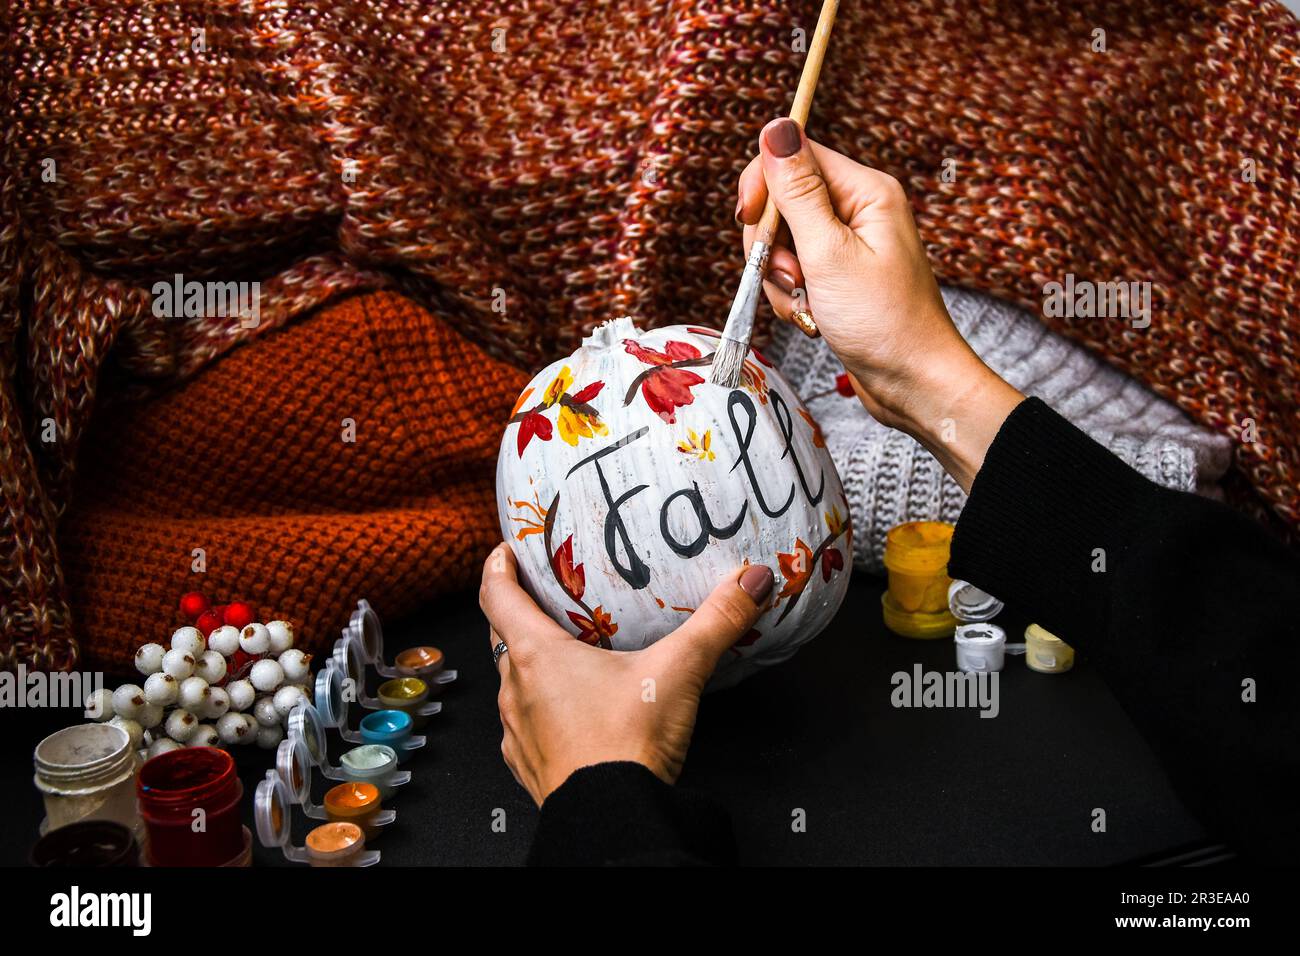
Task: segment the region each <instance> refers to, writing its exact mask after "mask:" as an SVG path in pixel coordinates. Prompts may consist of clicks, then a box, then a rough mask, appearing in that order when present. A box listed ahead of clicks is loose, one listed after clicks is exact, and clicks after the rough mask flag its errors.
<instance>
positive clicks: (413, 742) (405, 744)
mask: <svg viewBox="0 0 1300 956" xmlns="http://www.w3.org/2000/svg"><path fill="white" fill-rule="evenodd" d="M414 729H415V722H414V721H413V720H412V719H411V715H410V714H408V713H406V712H404V711H400V710H377V711H375V712H374V713H373V714H367V715H366V716H365V717H364V718H362V720H361V741H362V743H366V744H383V745H384V746H387V747H392V748H393V750H395V751H397V761H398V763H406V761H407V759H408V758H409V757H410V755H411V751H412V750H416V749H418V748H420V747H423V746H424V744H425V739H424V738H423V737H417V736H415V735H414V734H413V733H412V731H413V730H414Z"/></svg>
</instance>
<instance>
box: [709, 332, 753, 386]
mask: <svg viewBox="0 0 1300 956" xmlns="http://www.w3.org/2000/svg"><path fill="white" fill-rule="evenodd" d="M748 355H749V344H748V343H747V342H737V341H736V340H735V339H729V338H725V337H724V338H723V339H722V341H721V342H720V343H719V344H718V350H717V351H716V352H714V353H713V371H712V372H711V373H710V374H709V381H711V382H712V383H713V384H714V385H721V386H722V387H723V388H736V387H738V386H739V385H740V374H741V372H742V371H743V370H744V367H745V359H746V357H747V356H748Z"/></svg>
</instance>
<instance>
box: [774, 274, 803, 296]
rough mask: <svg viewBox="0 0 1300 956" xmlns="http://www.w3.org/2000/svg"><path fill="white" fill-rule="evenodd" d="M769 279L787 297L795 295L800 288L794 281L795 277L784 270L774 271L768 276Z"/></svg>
mask: <svg viewBox="0 0 1300 956" xmlns="http://www.w3.org/2000/svg"><path fill="white" fill-rule="evenodd" d="M767 277H768V278H769V279H771V280H772V281H773V282H775V283H776V287H777V288H778V289H780V290H781V291H782V292H784V293H785V294H786V295H794V290H795V289H797V288H799V286H798V285H797V284H796V283H795V281H794V276H792V275H790V273H788V272H786V271H785V270H784V269H773V270H772V271H771V272H769V273H768V274H767Z"/></svg>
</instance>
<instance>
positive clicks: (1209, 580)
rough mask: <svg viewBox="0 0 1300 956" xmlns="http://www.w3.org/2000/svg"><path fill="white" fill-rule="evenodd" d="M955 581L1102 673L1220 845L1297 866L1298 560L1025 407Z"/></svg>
mask: <svg viewBox="0 0 1300 956" xmlns="http://www.w3.org/2000/svg"><path fill="white" fill-rule="evenodd" d="M949 570H950V572H951V573H952V575H953V576H954V577H958V578H963V579H966V580H968V581H971V582H972V583H974V584H975V585H977V586H978V587H981V588H983V589H985V590H987V591H989V592H990V593H992V594H994V595H997V596H998V597H1000V598H1002V599H1003V600H1004V601H1006V602H1007V603H1008V604H1010V605H1012V606H1014V607H1015V608H1016V609H1017V610H1019V611H1022V612H1024V613H1025V614H1027V615H1029V616H1030V617H1032V618H1033V619H1034V620H1035V621H1037V622H1038V623H1039V624H1040V625H1042V626H1043V627H1045V628H1047V629H1048V630H1049V631H1052V632H1053V633H1055V634H1056V635H1057V636H1058V637H1060V638H1061V639H1062V640H1064V641H1065V642H1066V643H1068V644H1070V645H1072V646H1073V647H1075V649H1076V650H1077V651H1078V652H1079V653H1080V654H1081V655H1084V656H1086V657H1087V658H1088V659H1089V660H1091V662H1092V663H1093V664H1094V665H1095V666H1096V668H1097V669H1098V671H1099V672H1100V673H1101V675H1102V677H1103V678H1104V679H1105V681H1106V682H1107V684H1108V686H1109V687H1110V689H1111V691H1112V692H1113V693H1114V694H1115V696H1116V698H1117V699H1118V700H1119V702H1120V703H1121V704H1122V705H1123V707H1124V708H1125V710H1126V711H1127V712H1128V714H1129V715H1130V717H1131V718H1132V719H1133V721H1134V723H1135V724H1136V725H1137V726H1138V728H1139V729H1140V730H1141V731H1142V732H1143V733H1144V735H1145V736H1146V738H1147V740H1148V742H1149V743H1150V744H1151V746H1152V749H1153V750H1154V751H1155V752H1156V754H1157V756H1158V757H1159V758H1160V759H1161V760H1162V762H1163V764H1164V766H1165V768H1166V771H1167V772H1168V774H1169V776H1170V779H1171V780H1172V781H1173V783H1174V785H1175V788H1176V789H1177V790H1178V792H1179V795H1180V796H1181V797H1182V798H1183V800H1184V801H1185V802H1186V804H1187V805H1188V807H1189V808H1190V809H1191V810H1192V811H1193V812H1194V813H1196V814H1197V815H1198V816H1199V817H1200V818H1201V819H1202V822H1203V823H1204V824H1205V825H1206V826H1207V827H1209V828H1210V829H1211V830H1212V831H1214V832H1216V833H1217V834H1218V835H1219V837H1220V838H1222V839H1225V840H1227V841H1228V842H1229V843H1231V844H1232V845H1233V846H1235V848H1236V849H1237V850H1238V851H1239V852H1241V853H1242V854H1243V855H1245V856H1248V857H1255V858H1258V859H1263V860H1269V861H1274V862H1290V863H1295V862H1296V861H1297V860H1298V859H1300V718H1298V716H1297V715H1298V714H1300V693H1297V690H1296V680H1297V677H1296V675H1297V674H1300V624H1298V622H1300V561H1298V560H1297V557H1296V555H1295V554H1293V553H1292V552H1290V551H1288V550H1287V549H1286V548H1285V547H1284V546H1283V545H1282V544H1280V543H1279V542H1278V541H1276V540H1275V539H1274V538H1272V537H1271V536H1270V535H1269V534H1268V533H1267V532H1266V531H1265V530H1264V529H1263V528H1261V527H1259V526H1257V525H1255V524H1253V523H1252V522H1250V521H1249V520H1247V519H1246V518H1244V517H1242V516H1241V515H1238V514H1237V513H1235V512H1233V511H1232V510H1230V509H1229V508H1227V507H1225V506H1223V505H1221V504H1218V503H1216V502H1213V501H1209V500H1207V499H1204V498H1200V497H1197V496H1195V495H1190V494H1185V493H1180V492H1174V491H1169V490H1167V489H1163V488H1160V487H1159V486H1157V485H1155V484H1153V483H1151V482H1149V481H1147V480H1146V479H1145V478H1143V477H1141V476H1140V475H1138V474H1137V473H1136V472H1134V471H1132V470H1131V469H1129V468H1128V467H1126V466H1125V465H1124V464H1123V463H1122V462H1120V461H1119V460H1118V459H1116V458H1115V457H1113V456H1112V455H1111V454H1110V453H1109V452H1107V451H1106V450H1105V449H1104V448H1102V447H1101V446H1100V445H1098V444H1096V443H1095V442H1093V441H1092V440H1091V439H1090V438H1088V437H1087V436H1086V435H1084V434H1083V433H1082V432H1080V431H1079V430H1078V429H1076V428H1075V427H1074V426H1073V425H1071V424H1070V423H1069V422H1067V421H1065V420H1064V419H1063V418H1061V417H1060V416H1059V415H1057V414H1056V413H1055V412H1053V411H1052V410H1051V409H1050V408H1049V407H1048V406H1047V405H1045V404H1043V403H1042V402H1041V401H1038V400H1037V399H1028V400H1026V401H1025V402H1023V403H1022V404H1021V405H1020V406H1019V407H1017V408H1016V410H1015V411H1013V412H1012V414H1011V415H1010V416H1009V417H1008V419H1007V421H1006V422H1005V423H1004V425H1003V426H1002V429H1001V430H1000V431H999V433H998V435H997V438H996V439H995V441H994V442H993V445H992V446H991V447H990V449H989V451H988V455H987V456H986V458H985V461H984V465H983V467H982V468H981V469H980V472H979V474H978V475H977V476H976V479H975V483H974V487H973V488H972V489H971V495H970V500H969V501H968V503H967V505H966V509H965V511H964V512H963V513H962V516H961V518H960V520H959V521H958V523H957V532H956V534H955V536H954V538H953V543H952V560H951V563H950V564H949Z"/></svg>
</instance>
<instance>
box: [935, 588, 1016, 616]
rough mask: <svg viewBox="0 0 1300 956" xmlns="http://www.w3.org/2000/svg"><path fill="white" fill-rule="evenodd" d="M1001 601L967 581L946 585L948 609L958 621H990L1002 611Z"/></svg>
mask: <svg viewBox="0 0 1300 956" xmlns="http://www.w3.org/2000/svg"><path fill="white" fill-rule="evenodd" d="M1005 606H1006V605H1004V604H1003V603H1002V602H1001V601H999V600H998V599H997V598H995V597H994V596H993V595H991V594H989V593H988V592H987V591H981V590H980V589H979V588H977V587H976V586H975V585H973V584H971V583H970V582H969V581H953V582H952V584H950V585H948V610H949V611H951V612H952V616H953V617H955V618H956V619H957V620H959V621H990V620H992V619H993V618H995V617H997V616H998V615H999V614H1001V613H1002V609H1003V607H1005Z"/></svg>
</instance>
